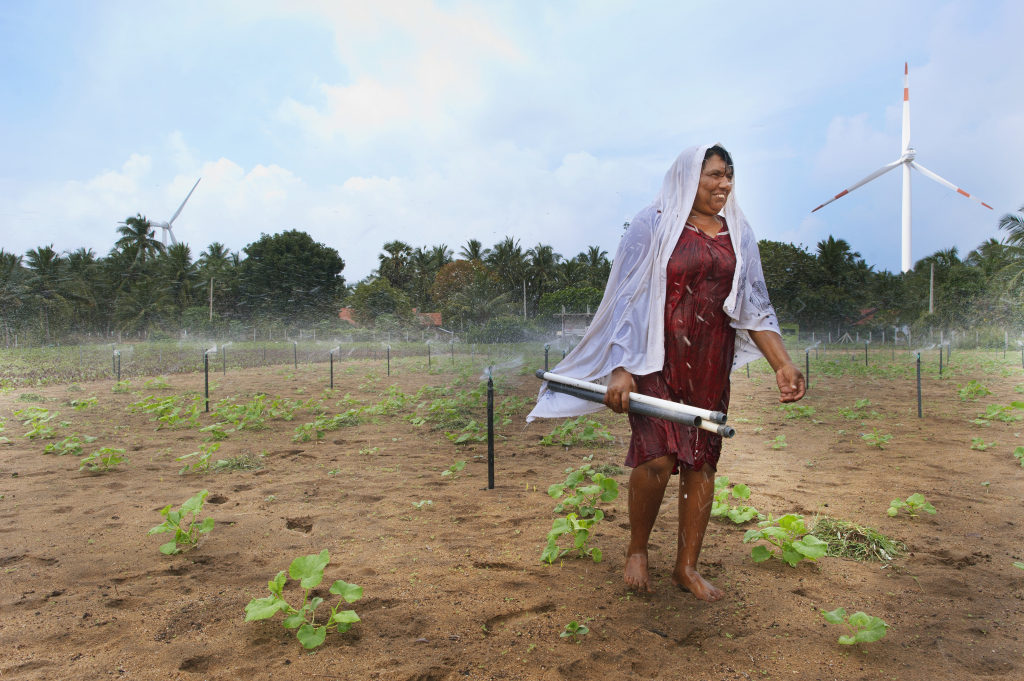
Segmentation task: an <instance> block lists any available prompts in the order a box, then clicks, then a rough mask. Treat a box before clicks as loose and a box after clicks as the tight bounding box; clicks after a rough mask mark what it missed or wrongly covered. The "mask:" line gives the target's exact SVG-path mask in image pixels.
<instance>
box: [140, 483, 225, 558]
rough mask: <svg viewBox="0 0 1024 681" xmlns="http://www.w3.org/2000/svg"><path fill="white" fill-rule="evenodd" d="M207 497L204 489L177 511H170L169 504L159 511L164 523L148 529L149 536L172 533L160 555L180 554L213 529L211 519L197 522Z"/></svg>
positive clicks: (207, 493) (161, 548)
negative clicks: (172, 535) (183, 549)
mask: <svg viewBox="0 0 1024 681" xmlns="http://www.w3.org/2000/svg"><path fill="white" fill-rule="evenodd" d="M207 495H209V492H207V491H206V490H205V489H204V490H202V491H200V492H197V493H196V495H195V496H193V497H192V498H191V499H189V500H188V501H186V502H185V503H184V504H182V505H181V508H179V509H178V510H177V511H175V510H172V508H171V504H167V505H166V506H164V507H163V509H161V510H160V515H162V516H163V517H164V521H163V522H162V523H161V524H159V525H157V526H156V527H154V528H152V529H150V531H149V534H162V533H164V532H173V533H174V539H172V540H171V541H169V542H167V543H166V544H163V545H162V546H161V547H160V553H162V554H164V555H167V556H169V555H172V554H175V553H181V550H182V547H184V548H186V549H190V548H192V547H193V546H195V545H196V544H198V543H199V538H200V536H201V535H204V534H206V533H207V532H209V531H210V530H212V529H213V518H204V519H203V520H202V521H200V520H199V513H200V512H201V511H202V510H203V502H204V501H205V500H206V497H207Z"/></svg>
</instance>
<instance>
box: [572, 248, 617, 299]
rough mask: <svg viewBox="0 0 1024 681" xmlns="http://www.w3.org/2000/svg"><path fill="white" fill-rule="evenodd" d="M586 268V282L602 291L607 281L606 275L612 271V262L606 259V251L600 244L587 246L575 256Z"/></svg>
mask: <svg viewBox="0 0 1024 681" xmlns="http://www.w3.org/2000/svg"><path fill="white" fill-rule="evenodd" d="M576 259H577V260H579V261H580V262H581V263H582V264H583V265H584V266H586V269H587V283H588V284H589V285H590V286H593V287H594V288H596V289H598V290H599V291H603V290H604V287H605V284H607V283H608V275H609V274H611V271H612V262H611V260H609V259H608V251H604V250H601V247H600V246H588V247H587V250H586V251H584V252H582V253H580V254H579V255H577V256H576Z"/></svg>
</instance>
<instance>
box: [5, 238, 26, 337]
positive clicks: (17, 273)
mask: <svg viewBox="0 0 1024 681" xmlns="http://www.w3.org/2000/svg"><path fill="white" fill-rule="evenodd" d="M21 280H22V269H21V256H20V255H15V254H14V253H7V252H6V251H4V250H3V249H2V248H0V326H3V327H4V345H9V344H10V332H11V322H12V321H13V320H12V319H11V316H13V315H14V314H15V313H16V312H17V311H18V309H19V308H21V306H22V304H23V301H22V294H23V291H24V286H23V284H22V282H21Z"/></svg>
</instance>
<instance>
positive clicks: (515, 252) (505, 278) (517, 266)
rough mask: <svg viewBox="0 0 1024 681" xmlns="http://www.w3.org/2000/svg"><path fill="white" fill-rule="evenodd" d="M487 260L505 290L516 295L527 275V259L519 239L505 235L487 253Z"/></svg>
mask: <svg viewBox="0 0 1024 681" xmlns="http://www.w3.org/2000/svg"><path fill="white" fill-rule="evenodd" d="M485 262H486V263H487V264H488V265H490V266H491V268H492V269H493V270H494V273H495V274H496V275H497V277H498V282H499V284H500V285H501V290H502V291H503V292H506V293H512V294H513V295H514V294H515V293H518V292H519V291H520V290H521V287H522V285H523V281H524V280H525V276H526V265H527V259H526V254H525V253H523V249H522V247H521V246H520V245H519V240H518V239H512V237H505V238H504V239H503V240H502V241H499V242H498V243H496V244H495V245H494V248H492V249H491V252H490V253H488V254H487V259H486V260H485Z"/></svg>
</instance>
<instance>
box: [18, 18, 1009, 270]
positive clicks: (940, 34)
mask: <svg viewBox="0 0 1024 681" xmlns="http://www.w3.org/2000/svg"><path fill="white" fill-rule="evenodd" d="M1022 25H1024V3H1020V2H1013V1H1005V2H999V1H993V2H986V3H976V2H891V1H890V2H864V3H827V2H826V3H822V2H813V3H811V2H806V3H805V2H789V3H765V2H732V3H720V2H699V3H698V2H663V3H661V2H646V3H632V2H617V1H613V0H608V1H587V2H584V1H580V2H556V3H544V2H511V1H510V2H448V1H438V2H432V1H430V0H416V1H413V0H410V1H408V2H377V3H369V2H302V1H298V2H296V1H292V2H288V3H284V2H280V3H276V2H259V1H257V2H213V3H207V2H194V1H188V0H186V1H184V2H176V3H160V4H156V3H139V2H104V1H102V0H97V1H96V2H84V1H79V2H72V1H69V2H29V1H22V0H6V1H5V2H3V3H0V69H2V73H3V78H0V149H3V154H2V158H3V162H2V164H0V248H3V249H4V250H7V251H11V252H15V253H24V252H25V251H26V250H28V249H31V248H35V247H37V246H40V245H45V244H51V243H52V244H53V245H54V247H55V248H57V249H58V250H73V249H75V248H78V247H80V246H86V247H89V248H93V249H94V250H95V251H96V252H97V253H99V254H105V253H106V252H107V251H108V250H109V249H110V248H111V246H112V245H113V243H114V241H115V240H116V232H115V230H116V228H117V223H118V222H119V221H121V220H123V219H124V218H125V217H127V216H130V215H134V214H135V213H142V214H143V215H146V216H147V217H150V218H152V219H154V220H166V219H167V218H169V217H170V216H171V214H172V213H173V212H174V210H175V209H176V208H177V206H178V204H179V203H180V202H181V200H182V199H183V198H184V196H185V194H186V193H187V192H188V189H189V188H190V187H191V186H192V184H193V183H194V182H195V181H196V179H197V178H199V177H202V178H203V179H202V182H200V184H199V187H198V188H197V189H196V192H195V194H194V195H193V196H192V199H191V200H190V202H189V204H188V205H187V206H186V207H185V210H184V211H183V212H182V214H181V216H180V217H179V218H178V220H177V221H176V223H175V234H176V236H177V237H178V239H179V240H181V241H185V242H186V243H188V244H190V246H191V247H192V249H193V254H194V255H198V253H199V252H200V251H201V250H203V249H204V248H206V246H207V245H208V244H209V243H210V242H212V241H220V242H223V243H225V244H226V245H227V246H228V247H230V248H231V249H233V250H237V249H241V248H242V247H243V246H245V245H246V244H247V243H250V242H252V241H254V240H256V239H257V238H258V237H259V235H260V233H274V232H278V231H281V230H284V229H302V230H306V231H308V232H309V233H310V234H312V235H313V236H314V238H315V239H317V240H318V241H321V242H323V243H326V244H328V245H330V246H332V247H334V248H336V249H337V250H338V251H339V252H340V253H341V255H342V257H343V258H344V259H345V261H346V268H345V272H344V274H345V276H346V279H347V280H349V281H350V282H354V281H356V280H358V279H361V278H362V277H365V276H366V275H367V274H369V273H370V272H371V271H372V270H373V268H374V267H375V266H376V264H377V258H376V256H377V254H378V253H379V252H380V247H381V245H382V244H383V243H384V242H385V241H388V240H391V239H401V240H404V241H407V242H409V243H410V244H412V245H414V246H427V245H435V244H438V243H446V244H448V245H449V246H450V247H451V248H453V249H454V250H456V251H457V250H458V248H459V247H460V246H461V245H463V244H464V243H465V242H466V240H467V239H470V238H478V239H480V240H482V241H483V242H484V244H485V245H487V246H490V245H492V244H493V243H495V242H497V241H499V240H501V239H503V238H504V237H506V236H511V237H513V238H516V239H519V240H520V242H521V244H522V245H523V247H524V248H528V247H530V246H533V245H534V244H536V243H538V242H543V243H548V244H551V245H553V246H554V247H555V250H556V251H557V252H559V253H561V254H562V255H564V256H566V257H571V256H572V255H575V254H576V253H578V252H580V251H582V250H585V249H586V247H587V246H589V245H592V244H596V245H599V246H601V247H602V248H604V249H605V250H607V251H609V253H612V254H614V251H615V247H616V244H617V241H618V238H619V235H620V234H621V225H622V223H623V221H624V220H625V219H627V218H628V217H629V216H631V215H633V214H634V213H636V212H637V211H638V210H639V209H640V208H642V207H643V206H644V205H646V204H647V203H649V202H650V201H651V200H652V199H653V198H654V196H655V195H656V194H657V191H658V188H659V186H660V184H661V179H662V176H663V174H664V172H665V170H666V169H667V168H668V166H669V164H670V163H671V161H672V159H673V158H674V157H675V156H676V154H677V153H678V152H679V151H680V150H681V149H683V148H685V147H687V146H690V145H692V144H697V143H707V142H710V141H719V142H721V143H723V144H724V145H725V146H726V147H727V148H728V149H729V150H730V151H731V152H732V154H733V156H734V158H735V160H736V164H737V169H736V174H737V185H736V194H737V198H738V199H739V200H740V204H741V206H742V207H743V209H744V211H745V212H746V214H747V216H748V218H749V219H750V221H751V223H752V225H753V226H754V229H755V231H756V232H757V234H758V236H759V237H761V238H767V239H775V240H780V241H787V242H793V243H797V244H803V245H807V246H810V247H812V248H813V246H814V244H815V243H816V242H817V241H819V240H821V239H824V238H826V237H827V236H828V235H830V234H831V235H835V236H837V237H842V238H844V239H846V240H847V241H849V242H850V244H851V245H852V246H853V248H854V249H855V250H857V251H859V252H860V253H861V254H862V255H863V256H864V257H865V259H866V260H867V261H868V262H869V263H870V264H872V265H874V266H875V267H876V269H880V270H881V269H887V270H890V271H897V270H898V269H899V257H900V256H899V229H900V226H899V219H900V218H899V211H900V177H899V171H898V170H897V171H893V172H891V173H889V174H887V175H885V176H883V177H882V178H879V179H878V180H876V181H875V182H873V183H872V184H870V185H868V186H865V187H863V188H861V189H859V190H857V191H856V192H854V193H852V194H850V195H849V196H847V197H844V198H843V199H841V200H839V201H837V202H835V203H833V204H830V205H829V206H828V207H826V208H824V209H823V210H821V211H819V212H817V213H815V214H814V215H811V214H810V211H811V209H812V208H814V207H815V206H817V205H818V204H820V203H822V202H823V201H825V200H826V199H828V198H830V197H831V196H833V195H835V194H836V193H838V192H839V191H840V190H842V189H843V188H845V187H847V186H849V185H850V184H853V183H854V182H855V181H857V180H859V179H860V178H861V177H863V176H865V175H867V174H868V173H869V172H871V171H873V170H875V169H876V168H878V167H880V166H882V165H883V164H885V163H887V162H889V161H892V160H895V159H896V158H897V157H898V156H899V152H900V105H901V101H902V87H903V82H902V79H903V63H904V61H907V62H909V64H910V93H911V106H912V109H911V120H912V135H911V137H912V141H911V142H912V145H913V146H914V147H915V148H916V149H917V160H918V161H919V162H920V163H922V164H923V165H924V166H926V167H927V168H929V169H930V170H932V171H934V172H936V173H938V174H939V175H941V176H943V177H945V178H946V179H948V180H950V181H952V182H953V183H954V184H957V185H959V186H961V187H963V188H964V189H966V190H967V191H968V192H971V193H972V194H975V195H977V196H979V197H980V198H981V199H982V200H984V201H986V202H987V203H989V204H991V205H992V206H993V207H994V208H995V210H994V211H989V210H986V209H984V208H982V207H980V206H979V205H977V204H975V203H973V202H971V201H968V200H966V199H964V198H963V197H960V196H957V195H956V194H954V193H952V192H950V191H949V190H948V189H945V188H943V187H940V186H939V185H937V184H935V183H933V182H931V181H930V180H928V179H926V178H924V177H922V176H921V175H919V174H916V173H915V174H914V179H913V212H914V245H913V258H914V259H915V260H916V259H919V258H921V257H924V256H926V255H928V254H930V253H932V252H934V251H935V250H938V249H942V248H949V247H952V246H956V247H958V248H959V249H960V251H961V254H962V255H966V253H967V252H968V251H969V250H971V249H972V248H974V247H975V246H977V245H978V244H979V243H980V242H982V241H983V240H985V239H987V238H990V237H997V238H998V237H999V236H1000V234H999V231H998V229H997V222H998V219H999V217H1000V216H1001V215H1002V214H1004V213H1007V212H1010V211H1015V210H1017V209H1018V208H1019V207H1020V206H1021V205H1022V204H1024V163H1021V159H1024V134H1022V131H1024V88H1022V87H1021V83H1022V82H1024V53H1022V52H1021V50H1020V47H1019V27H1020V26H1022Z"/></svg>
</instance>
